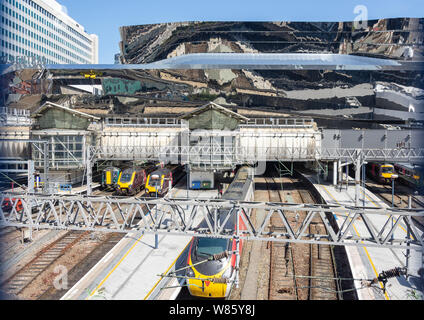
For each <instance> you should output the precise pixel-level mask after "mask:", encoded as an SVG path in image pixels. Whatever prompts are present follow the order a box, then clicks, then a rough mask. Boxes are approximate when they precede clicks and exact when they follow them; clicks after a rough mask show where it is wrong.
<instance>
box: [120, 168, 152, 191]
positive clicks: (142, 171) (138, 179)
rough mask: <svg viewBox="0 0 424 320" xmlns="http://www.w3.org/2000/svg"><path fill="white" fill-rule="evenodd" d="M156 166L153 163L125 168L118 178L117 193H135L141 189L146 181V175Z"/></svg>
mask: <svg viewBox="0 0 424 320" xmlns="http://www.w3.org/2000/svg"><path fill="white" fill-rule="evenodd" d="M155 168H156V166H155V165H154V164H146V165H144V166H139V167H134V168H127V169H125V170H123V171H122V172H121V173H120V175H119V179H118V183H117V193H118V194H119V195H135V194H137V193H138V192H140V191H141V190H143V188H144V186H145V185H146V182H147V177H148V175H149V173H150V172H152V171H153V170H154V169H155Z"/></svg>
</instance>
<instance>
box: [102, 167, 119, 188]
mask: <svg viewBox="0 0 424 320" xmlns="http://www.w3.org/2000/svg"><path fill="white" fill-rule="evenodd" d="M120 174H121V170H120V169H119V168H116V167H108V168H106V169H104V170H103V173H102V187H103V188H115V186H116V184H117V183H118V180H119V176H120Z"/></svg>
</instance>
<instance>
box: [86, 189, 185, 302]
mask: <svg viewBox="0 0 424 320" xmlns="http://www.w3.org/2000/svg"><path fill="white" fill-rule="evenodd" d="M181 190H182V189H179V190H178V191H177V192H176V193H175V195H177V194H178V192H180V191H181ZM175 195H174V196H175ZM143 236H144V234H142V235H141V237H140V238H138V239H137V240H135V241H134V244H133V245H132V246H131V248H129V249H128V251H127V252H126V253H125V255H124V256H123V257H122V258H121V259H120V260H119V261H118V263H117V264H116V265H115V266H114V267H113V269H112V270H110V271H109V273H108V274H107V275H106V277H105V278H104V279H103V280H102V281H101V282H100V284H99V285H98V286H97V287H96V288H95V289H94V290H93V291H92V292H91V293H90V295H89V296H88V297H87V298H86V300H87V299H89V298H90V297H92V296H93V295H94V294H95V293H96V291H97V290H99V289H100V288H101V286H102V285H103V284H104V283H105V281H106V280H107V279H108V278H109V277H110V275H111V274H112V273H113V272H114V271H115V270H116V268H117V267H118V266H119V265H120V264H121V263H122V261H124V259H125V258H126V257H127V256H128V254H129V253H130V252H131V251H132V250H133V249H134V247H135V246H136V244H137V243H139V241H140V239H141V238H143Z"/></svg>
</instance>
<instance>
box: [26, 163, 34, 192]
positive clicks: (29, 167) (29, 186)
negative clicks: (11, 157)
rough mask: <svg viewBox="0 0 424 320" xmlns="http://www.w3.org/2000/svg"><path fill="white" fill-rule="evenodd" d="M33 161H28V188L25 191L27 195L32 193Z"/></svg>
mask: <svg viewBox="0 0 424 320" xmlns="http://www.w3.org/2000/svg"><path fill="white" fill-rule="evenodd" d="M34 184H35V179H34V161H33V160H28V187H27V191H28V193H34Z"/></svg>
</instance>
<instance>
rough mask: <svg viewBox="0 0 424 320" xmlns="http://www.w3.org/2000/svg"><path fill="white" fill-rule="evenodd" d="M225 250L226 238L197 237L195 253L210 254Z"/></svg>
mask: <svg viewBox="0 0 424 320" xmlns="http://www.w3.org/2000/svg"><path fill="white" fill-rule="evenodd" d="M225 250H227V239H210V238H199V239H198V242H197V250H196V253H197V255H203V256H207V257H209V256H211V255H214V254H218V253H222V252H223V251H225Z"/></svg>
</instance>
